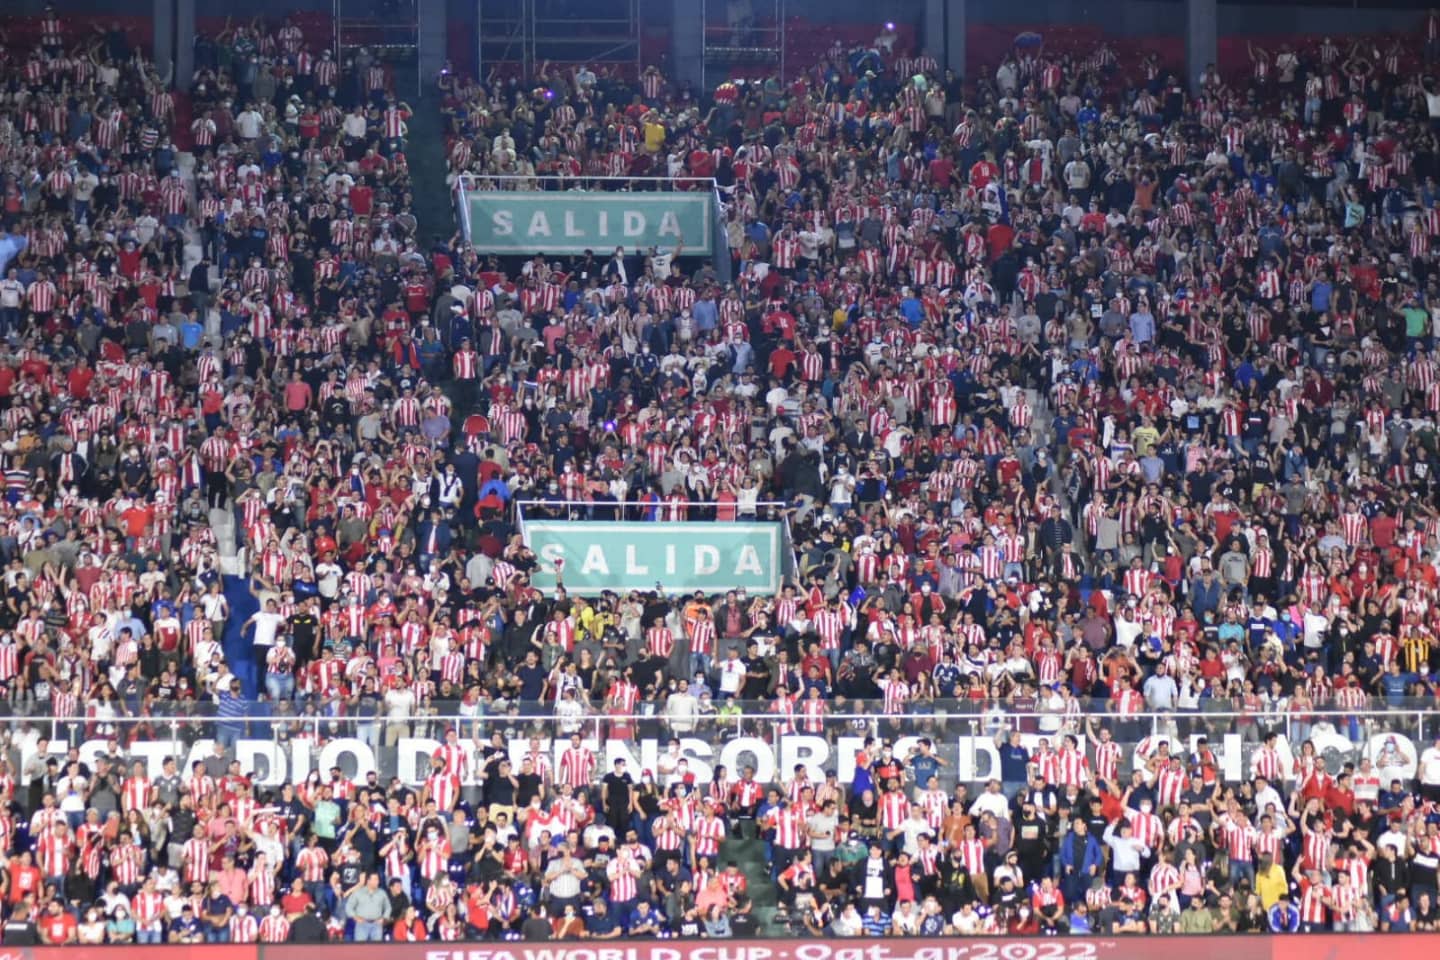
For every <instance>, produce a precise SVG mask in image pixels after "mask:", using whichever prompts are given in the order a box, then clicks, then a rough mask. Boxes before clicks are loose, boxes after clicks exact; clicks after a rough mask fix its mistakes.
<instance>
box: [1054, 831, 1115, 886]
mask: <svg viewBox="0 0 1440 960" xmlns="http://www.w3.org/2000/svg"><path fill="white" fill-rule="evenodd" d="M1079 839H1080V837H1079V835H1077V834H1076V833H1075V831H1073V830H1072V831H1070V832H1069V833H1067V834H1065V839H1064V840H1061V841H1060V865H1061V866H1064V867H1073V868H1074V870H1075V872H1076V873H1078V874H1081V875H1083V876H1087V877H1088V876H1092V874H1091V873H1090V868H1091V867H1094V868H1095V873H1094V874H1093V876H1102V877H1103V876H1104V875H1105V852H1104V851H1103V850H1101V849H1100V843H1099V841H1097V840H1096V839H1095V834H1093V833H1087V834H1085V846H1084V847H1083V848H1082V847H1080V844H1079V843H1078V842H1077V841H1078V840H1079Z"/></svg>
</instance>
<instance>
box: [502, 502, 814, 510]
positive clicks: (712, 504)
mask: <svg viewBox="0 0 1440 960" xmlns="http://www.w3.org/2000/svg"><path fill="white" fill-rule="evenodd" d="M515 505H516V506H517V507H600V508H601V509H614V508H617V507H652V508H654V509H657V510H662V509H669V508H670V507H671V504H669V503H667V502H666V501H664V500H661V501H659V502H656V503H652V502H650V501H648V500H616V501H615V502H614V503H605V502H599V503H597V502H596V501H594V500H516V501H515ZM735 505H736V503H735V501H733V500H686V501H685V502H684V503H683V504H677V506H682V507H733V506H735ZM755 506H757V507H782V508H784V507H789V506H791V504H790V503H789V502H788V501H785V500H757V501H755Z"/></svg>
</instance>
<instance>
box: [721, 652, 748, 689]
mask: <svg viewBox="0 0 1440 960" xmlns="http://www.w3.org/2000/svg"><path fill="white" fill-rule="evenodd" d="M744 681H745V661H743V660H741V659H740V658H739V657H736V658H735V659H734V660H724V661H722V662H721V663H720V692H721V693H739V692H740V684H741V683H743V682H744Z"/></svg>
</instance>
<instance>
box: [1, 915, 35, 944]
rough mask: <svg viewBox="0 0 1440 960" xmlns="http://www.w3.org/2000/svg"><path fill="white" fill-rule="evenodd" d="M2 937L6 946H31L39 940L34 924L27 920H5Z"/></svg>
mask: <svg viewBox="0 0 1440 960" xmlns="http://www.w3.org/2000/svg"><path fill="white" fill-rule="evenodd" d="M3 938H4V940H5V945H6V946H17V947H33V946H35V945H36V944H38V943H39V942H40V936H39V934H38V933H37V932H36V930H35V924H34V923H32V922H31V921H29V920H6V921H5V930H4V934H3Z"/></svg>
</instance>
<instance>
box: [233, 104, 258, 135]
mask: <svg viewBox="0 0 1440 960" xmlns="http://www.w3.org/2000/svg"><path fill="white" fill-rule="evenodd" d="M263 119H264V118H262V117H261V116H260V114H258V113H256V112H255V111H254V110H246V111H245V112H244V113H242V114H240V116H238V117H236V118H235V130H236V131H237V132H238V133H239V134H240V136H241V137H243V138H244V139H246V140H254V139H255V138H256V137H258V136H260V124H261V122H262V121H263Z"/></svg>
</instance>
